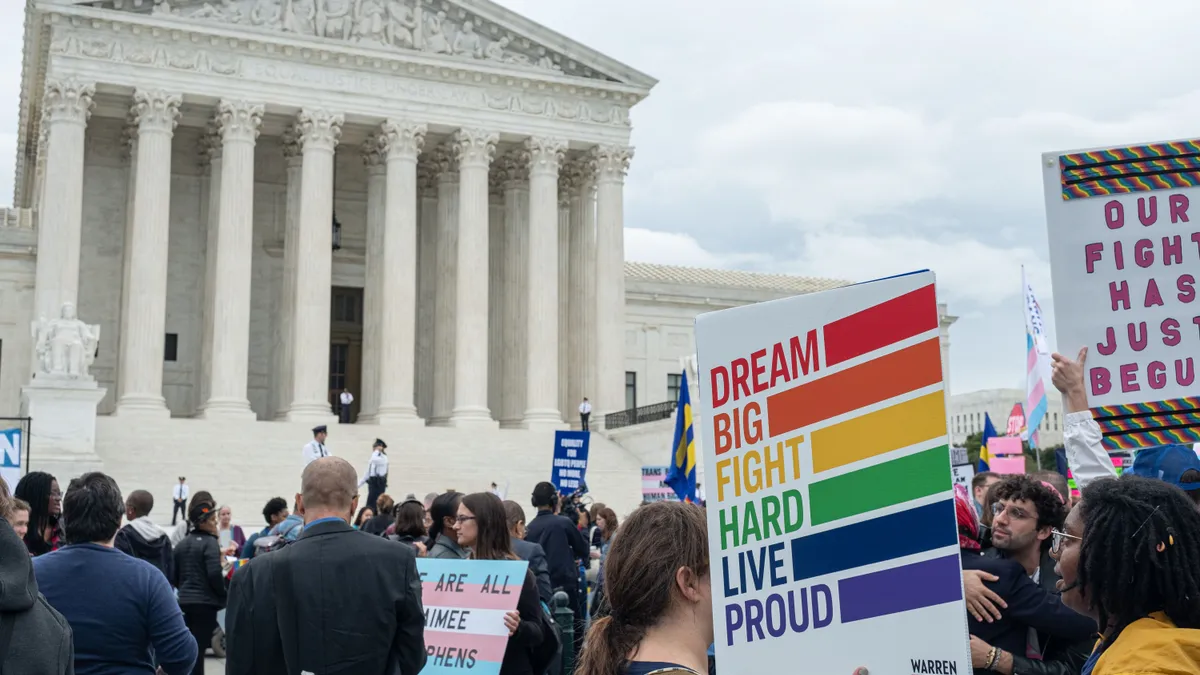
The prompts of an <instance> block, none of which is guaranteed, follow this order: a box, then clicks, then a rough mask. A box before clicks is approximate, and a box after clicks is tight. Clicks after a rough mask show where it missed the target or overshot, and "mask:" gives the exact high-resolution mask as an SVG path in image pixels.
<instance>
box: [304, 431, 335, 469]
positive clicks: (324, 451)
mask: <svg viewBox="0 0 1200 675" xmlns="http://www.w3.org/2000/svg"><path fill="white" fill-rule="evenodd" d="M332 456H333V453H332V452H330V451H329V448H328V447H326V446H325V445H322V444H320V443H318V442H317V439H315V438H314V439H312V440H311V441H309V442H308V444H307V445H305V446H304V466H308V465H309V464H311V463H312V462H313V460H315V459H321V458H322V457H332Z"/></svg>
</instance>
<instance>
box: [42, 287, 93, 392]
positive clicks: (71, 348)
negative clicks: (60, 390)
mask: <svg viewBox="0 0 1200 675" xmlns="http://www.w3.org/2000/svg"><path fill="white" fill-rule="evenodd" d="M31 328H32V333H33V344H34V348H35V351H36V353H37V367H38V373H39V374H41V375H45V376H50V377H58V378H69V379H75V380H78V379H90V375H88V368H89V367H90V366H91V365H92V362H93V361H94V360H95V355H96V347H97V345H99V344H100V326H89V325H87V324H86V323H84V322H82V321H80V320H79V319H78V318H77V317H76V316H75V305H73V304H71V303H69V302H67V303H63V306H62V310H61V312H60V316H59V318H57V319H44V318H43V319H39V320H38V321H34V322H33V323H32V326H31Z"/></svg>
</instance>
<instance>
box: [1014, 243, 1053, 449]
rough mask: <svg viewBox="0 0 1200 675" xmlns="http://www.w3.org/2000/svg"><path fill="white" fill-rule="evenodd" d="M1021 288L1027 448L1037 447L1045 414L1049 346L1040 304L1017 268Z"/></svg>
mask: <svg viewBox="0 0 1200 675" xmlns="http://www.w3.org/2000/svg"><path fill="white" fill-rule="evenodd" d="M1021 288H1022V293H1023V294H1024V295H1025V406H1024V407H1025V430H1024V431H1023V432H1022V433H1021V438H1022V439H1024V440H1026V441H1029V445H1030V447H1034V448H1036V447H1040V443H1039V440H1040V439H1039V438H1038V427H1039V426H1040V425H1041V423H1042V419H1044V418H1045V417H1046V380H1048V379H1049V374H1050V345H1049V344H1048V343H1047V341H1046V324H1045V323H1044V322H1043V321H1042V307H1041V305H1039V304H1038V301H1037V298H1036V297H1035V296H1034V294H1033V286H1031V285H1030V284H1029V281H1028V280H1027V279H1026V278H1025V267H1024V266H1022V267H1021Z"/></svg>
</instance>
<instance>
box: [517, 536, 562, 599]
mask: <svg viewBox="0 0 1200 675" xmlns="http://www.w3.org/2000/svg"><path fill="white" fill-rule="evenodd" d="M512 547H513V553H516V554H517V557H518V558H520V559H521V560H524V561H526V562H528V563H529V571H530V572H533V578H534V580H535V581H537V591H538V598H539V599H540V600H541V601H542V602H544V603H546V606H547V607H549V606H550V600H551V598H553V597H554V593H553V588H554V587H553V586H551V585H550V568H549V567H547V565H546V552H545V551H543V550H542V547H541V546H539V545H537V544H535V543H533V542H531V541H523V540H521V539H517V538H516V537H513V539H512Z"/></svg>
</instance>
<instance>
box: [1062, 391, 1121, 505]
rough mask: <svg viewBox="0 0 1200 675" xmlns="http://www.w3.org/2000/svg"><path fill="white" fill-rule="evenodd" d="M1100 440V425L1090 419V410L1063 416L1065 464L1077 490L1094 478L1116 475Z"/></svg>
mask: <svg viewBox="0 0 1200 675" xmlns="http://www.w3.org/2000/svg"><path fill="white" fill-rule="evenodd" d="M1103 440H1104V436H1103V435H1102V434H1101V433H1100V425H1099V424H1096V420H1094V419H1092V411H1090V410H1080V411H1079V412H1073V413H1067V414H1066V415H1065V417H1064V418H1063V445H1064V446H1065V447H1066V451H1067V466H1068V467H1070V469H1071V475H1073V476H1074V477H1075V485H1077V486H1078V487H1079V489H1080V490H1082V489H1083V488H1085V487H1087V486H1088V484H1089V483H1091V482H1092V481H1095V480H1097V479H1100V478H1116V477H1117V469H1116V468H1115V467H1114V466H1113V463H1112V460H1111V459H1109V457H1108V452H1106V451H1105V450H1104V445H1103V443H1102V441H1103Z"/></svg>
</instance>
